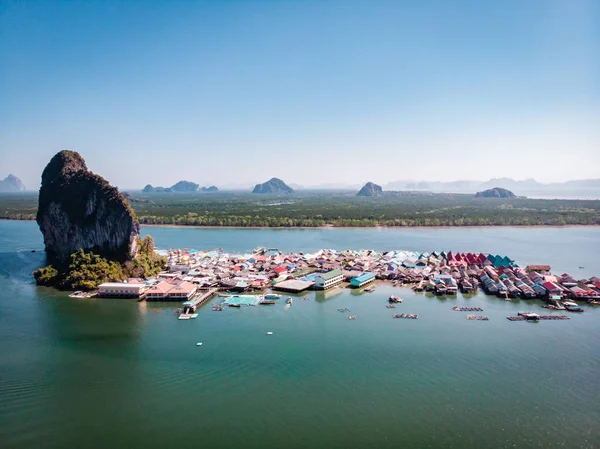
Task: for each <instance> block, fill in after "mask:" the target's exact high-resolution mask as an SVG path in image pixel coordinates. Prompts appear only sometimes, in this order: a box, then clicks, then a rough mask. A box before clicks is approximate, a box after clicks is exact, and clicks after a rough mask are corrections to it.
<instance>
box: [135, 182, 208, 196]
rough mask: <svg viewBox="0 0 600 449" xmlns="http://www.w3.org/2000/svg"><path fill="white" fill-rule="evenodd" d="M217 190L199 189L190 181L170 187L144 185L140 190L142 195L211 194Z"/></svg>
mask: <svg viewBox="0 0 600 449" xmlns="http://www.w3.org/2000/svg"><path fill="white" fill-rule="evenodd" d="M218 191H219V189H218V188H217V186H210V187H200V184H196V183H195V182H191V181H179V182H178V183H176V184H173V185H172V186H171V187H153V186H152V185H151V184H148V185H146V187H144V188H143V189H142V192H144V193H162V192H166V193H168V192H183V193H185V192H192V193H193V192H204V193H213V192H218Z"/></svg>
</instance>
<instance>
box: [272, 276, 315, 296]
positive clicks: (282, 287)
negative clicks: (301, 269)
mask: <svg viewBox="0 0 600 449" xmlns="http://www.w3.org/2000/svg"><path fill="white" fill-rule="evenodd" d="M314 284H315V283H314V282H313V281H302V280H300V279H290V280H288V281H283V282H279V283H278V284H275V285H274V286H273V287H272V288H273V290H279V291H282V292H288V293H300V292H303V291H304V290H308V289H309V288H310V287H312V286H313V285H314Z"/></svg>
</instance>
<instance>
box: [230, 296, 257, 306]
mask: <svg viewBox="0 0 600 449" xmlns="http://www.w3.org/2000/svg"><path fill="white" fill-rule="evenodd" d="M261 299H262V297H261V296H256V295H233V296H230V297H229V298H227V299H226V300H225V301H223V304H224V305H228V306H229V307H240V306H255V305H257V304H259V303H260V300H261Z"/></svg>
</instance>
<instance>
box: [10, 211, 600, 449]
mask: <svg viewBox="0 0 600 449" xmlns="http://www.w3.org/2000/svg"><path fill="white" fill-rule="evenodd" d="M144 232H149V233H151V234H152V235H153V236H154V237H155V238H156V243H157V245H158V246H160V247H196V248H214V247H221V248H224V249H227V250H237V251H246V250H251V249H252V248H254V247H256V246H270V247H279V248H281V249H284V250H305V251H311V250H314V249H318V248H321V247H327V248H340V249H343V248H373V249H377V250H384V249H417V250H432V249H453V250H461V251H462V250H475V251H480V250H485V251H491V252H499V253H502V254H507V255H509V256H511V257H513V258H515V259H517V261H519V262H520V263H549V264H551V265H553V267H555V268H557V267H558V268H560V271H569V272H570V273H572V274H573V275H575V276H578V275H581V276H584V275H589V274H600V269H599V268H600V265H599V264H598V263H597V256H598V250H599V249H600V247H599V245H598V242H599V241H600V239H599V237H600V228H565V229H551V228H541V229H508V228H493V229H452V230H444V229H440V230H433V229H406V230H391V229H384V230H379V229H350V230H339V229H317V230H289V231H288V230H269V229H266V230H262V229H261V230H237V229H191V228H184V229H181V228H145V229H144ZM32 249H36V250H41V249H42V239H41V235H40V234H39V231H38V229H37V227H36V226H35V224H34V223H28V222H8V221H5V222H0V447H2V448H30V447H36V448H40V447H41V448H65V447H86V448H105V447H128V448H138V447H139V448H165V447H179V448H187V447H190V448H191V447H208V448H220V447H223V448H225V447H250V448H254V447H256V448H271V447H277V448H279V447H292V448H296V447H297V448H303V447H339V448H347V447H376V448H379V447H381V448H385V447H395V448H397V447H405V448H423V447H431V448H438V447H439V448H442V447H455V448H482V447H493V448H497V447H518V448H528V447H543V448H548V447H564V448H576V447H586V448H595V447H600V424H599V422H600V402H599V401H598V397H599V394H598V388H597V377H598V373H600V349H599V346H598V341H600V309H594V308H591V307H586V312H585V313H583V314H578V315H571V317H572V319H571V320H568V321H556V322H541V323H537V324H532V323H526V322H509V321H508V320H506V319H505V317H506V316H507V315H512V314H516V312H517V311H519V310H524V309H531V310H536V311H542V310H544V312H545V313H547V311H545V309H541V307H540V304H539V303H538V302H536V301H527V302H526V301H513V302H506V301H503V300H499V299H497V298H495V297H487V296H485V295H483V294H477V295H476V296H473V297H469V298H465V297H463V296H462V295H460V294H459V295H458V298H456V299H438V298H435V297H429V296H426V295H424V294H415V293H413V292H412V291H410V290H405V289H399V288H394V287H391V286H383V285H380V286H378V287H377V289H376V291H375V292H374V293H371V294H368V293H363V294H359V293H357V292H355V291H350V290H342V291H341V292H327V293H325V294H323V293H319V294H315V293H314V292H313V293H310V294H309V296H310V298H311V299H310V300H308V301H302V300H300V299H299V298H298V299H296V300H295V301H294V304H293V306H292V307H288V308H286V306H285V304H284V303H283V301H280V303H278V304H276V305H274V306H259V307H247V308H242V309H240V310H229V309H226V310H225V311H223V312H213V311H212V310H211V308H210V305H208V306H205V307H203V308H201V310H200V313H199V316H198V318H197V319H196V320H191V321H187V322H182V321H178V320H177V319H176V317H175V315H174V310H175V308H176V307H177V306H176V305H168V304H157V303H153V304H146V303H137V302H132V301H128V300H106V299H101V300H100V299H92V300H89V299H88V300H73V299H69V298H67V297H66V295H65V294H63V293H59V292H55V291H53V290H50V289H45V288H38V287H36V286H35V285H33V283H32V279H31V277H30V273H31V271H32V270H33V269H35V268H37V267H38V266H40V265H42V264H43V263H44V255H43V252H41V251H37V252H35V253H32V252H31V250H32ZM579 266H584V267H585V268H584V269H579V268H578V267H579ZM391 294H396V295H399V296H401V297H403V298H404V299H405V301H404V303H403V304H401V305H398V307H397V309H395V310H393V309H392V310H390V309H386V308H385V304H386V303H387V301H386V300H387V297H388V296H389V295H391ZM453 305H469V306H479V307H482V308H483V309H484V312H483V314H485V315H487V316H489V317H490V321H488V322H477V321H467V320H466V319H465V315H466V314H465V313H461V312H454V311H452V310H451V307H452V306H453ZM340 307H348V308H350V309H351V312H350V314H352V315H356V316H357V319H356V320H355V321H349V320H346V319H345V315H347V314H344V313H340V312H338V311H337V308H340ZM394 312H397V313H402V312H406V313H418V314H419V315H420V317H419V319H418V320H402V319H393V318H392V315H393V313H394ZM267 331H272V332H274V335H272V336H268V335H266V332H267ZM200 341H201V342H203V345H202V346H201V347H198V346H196V343H197V342H200Z"/></svg>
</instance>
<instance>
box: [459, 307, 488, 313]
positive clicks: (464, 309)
mask: <svg viewBox="0 0 600 449" xmlns="http://www.w3.org/2000/svg"><path fill="white" fill-rule="evenodd" d="M452 310H455V311H457V312H483V309H482V308H481V307H458V306H454V307H452Z"/></svg>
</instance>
